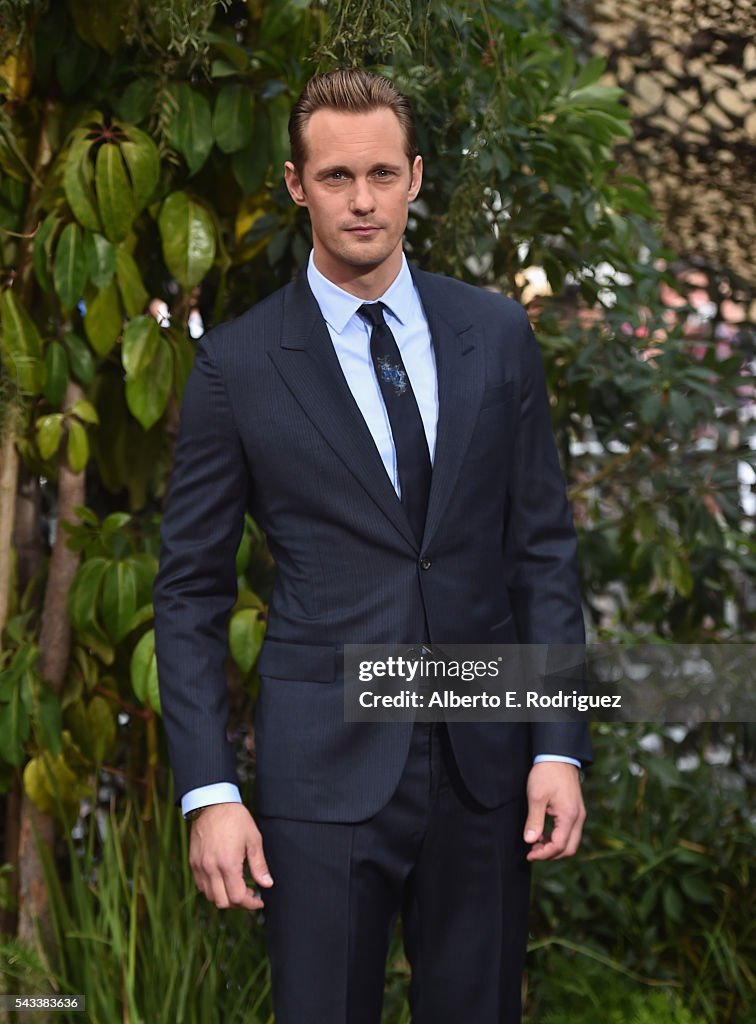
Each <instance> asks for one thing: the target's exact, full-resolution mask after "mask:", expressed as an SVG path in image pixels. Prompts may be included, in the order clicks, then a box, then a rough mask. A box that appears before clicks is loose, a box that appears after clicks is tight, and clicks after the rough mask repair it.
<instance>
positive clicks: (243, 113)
mask: <svg viewBox="0 0 756 1024" xmlns="http://www.w3.org/2000/svg"><path fill="white" fill-rule="evenodd" d="M254 127H255V120H254V98H253V95H252V90H251V89H250V88H249V87H248V86H246V85H242V84H241V83H238V82H236V83H234V84H230V85H224V86H223V88H222V89H221V91H220V92H219V93H218V99H217V100H216V101H215V110H214V111H213V136H214V137H215V141H216V142H217V143H218V146H219V148H220V149H222V150H223V152H224V153H235V152H236V151H237V150H239V149H242V148H243V147H244V146H246V145H247V143H248V142H249V141H250V140H251V138H252V133H253V131H254Z"/></svg>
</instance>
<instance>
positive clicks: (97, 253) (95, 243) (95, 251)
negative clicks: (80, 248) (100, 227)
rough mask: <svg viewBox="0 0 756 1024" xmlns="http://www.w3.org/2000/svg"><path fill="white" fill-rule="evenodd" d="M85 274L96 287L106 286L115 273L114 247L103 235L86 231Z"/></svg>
mask: <svg viewBox="0 0 756 1024" xmlns="http://www.w3.org/2000/svg"><path fill="white" fill-rule="evenodd" d="M84 250H85V252H86V254H87V276H88V277H89V280H90V281H91V282H92V284H93V285H95V287H97V288H100V289H102V288H107V287H108V285H109V284H110V282H111V281H112V279H113V274H114V273H115V267H116V262H115V248H114V246H113V243H112V242H109V241H108V239H107V238H106V237H105V235H100V234H98V233H96V232H90V231H87V232H86V233H85V235H84Z"/></svg>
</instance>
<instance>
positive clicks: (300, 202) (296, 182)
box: [284, 160, 307, 206]
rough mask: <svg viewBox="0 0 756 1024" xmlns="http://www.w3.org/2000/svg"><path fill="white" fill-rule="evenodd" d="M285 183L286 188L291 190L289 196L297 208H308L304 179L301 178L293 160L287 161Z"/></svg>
mask: <svg viewBox="0 0 756 1024" xmlns="http://www.w3.org/2000/svg"><path fill="white" fill-rule="evenodd" d="M284 181H285V182H286V187H287V189H288V190H289V195H290V196H291V198H292V199H293V200H294V202H295V203H296V204H297V206H307V198H306V196H305V190H304V186H303V185H302V179H301V178H300V177H299V172H298V171H297V169H296V167H295V166H294V164H293V163H292V162H291V160H287V161H286V163H285V164H284Z"/></svg>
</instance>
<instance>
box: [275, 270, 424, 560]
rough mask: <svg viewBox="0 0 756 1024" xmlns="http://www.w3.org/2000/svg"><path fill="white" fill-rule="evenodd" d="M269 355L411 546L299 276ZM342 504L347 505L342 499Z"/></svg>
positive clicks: (373, 448)
mask: <svg viewBox="0 0 756 1024" xmlns="http://www.w3.org/2000/svg"><path fill="white" fill-rule="evenodd" d="M268 354H269V355H270V358H271V359H272V360H273V362H274V363H275V365H276V368H277V370H278V372H279V373H280V374H281V377H282V378H283V380H284V382H285V383H286V385H287V387H288V388H289V389H290V390H291V392H292V394H293V395H294V397H295V398H296V399H297V401H298V402H299V404H300V405H301V406H302V409H303V410H304V412H305V413H306V415H307V416H308V417H309V418H310V420H311V421H312V423H313V424H314V426H315V427H316V428H317V430H318V431H319V432H320V433H321V435H322V436H323V437H324V438H325V440H326V441H327V442H328V444H329V445H330V446H331V448H332V449H333V451H334V452H335V453H336V455H338V456H339V458H340V459H341V460H342V461H343V462H344V464H345V465H346V467H347V468H348V469H349V471H350V472H351V473H352V475H353V476H354V477H355V478H356V479H357V480H358V482H359V483H360V485H361V486H362V487H363V488H364V489H365V491H367V493H368V494H369V495H370V497H371V498H372V499H373V501H374V502H375V503H376V504H377V505H378V506H379V508H380V509H381V510H382V511H383V512H384V514H385V515H386V516H387V518H388V519H389V520H390V521H391V523H392V524H393V525H394V526H395V527H396V529H397V530H398V531H399V533H401V535H402V536H403V537H404V538H405V539H406V540H407V541H408V542H409V543H410V544H412V546H413V547H417V542H416V540H415V539H414V537H413V534H412V530H411V528H410V525H409V522H408V520H407V516H406V514H405V512H404V509H403V508H402V505H401V502H400V501H399V498H398V497H397V494H396V491H395V490H394V487H393V485H392V483H391V481H390V480H389V477H388V474H387V473H386V470H385V467H384V465H383V462H382V461H381V457H380V455H379V454H378V449H377V448H376V446H375V442H374V441H373V438H372V436H371V434H370V431H369V430H368V427H367V424H366V423H365V420H364V419H363V416H362V413H361V412H360V410H359V407H358V405H357V403H356V402H355V400H354V397H353V396H352V393H351V391H350V390H349V385H348V384H347V382H346V380H345V378H344V374H343V373H342V370H341V366H340V364H339V360H338V357H337V355H336V352H335V351H334V348H333V343H332V342H331V338H330V335H329V334H328V328H327V326H326V323H325V321H324V319H323V317H322V315H321V313H320V309H319V308H318V305H317V303H316V301H315V299H314V297H313V295H312V292H311V291H310V288H309V286H308V284H307V280H306V277H305V275H304V274H300V276H299V277H298V278H297V279H296V280H295V281H294V282H292V284H291V285H290V286H289V288H288V289H287V290H286V292H285V293H284V309H283V320H282V328H281V336H280V340H279V339H277V340H276V342H275V343H274V344H272V345H271V346H270V348H269V352H268ZM344 500H348V497H347V496H346V495H345V498H344Z"/></svg>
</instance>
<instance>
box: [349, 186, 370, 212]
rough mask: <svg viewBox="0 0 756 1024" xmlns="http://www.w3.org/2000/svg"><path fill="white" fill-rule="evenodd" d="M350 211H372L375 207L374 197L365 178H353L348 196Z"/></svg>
mask: <svg viewBox="0 0 756 1024" xmlns="http://www.w3.org/2000/svg"><path fill="white" fill-rule="evenodd" d="M350 206H351V210H352V213H356V214H360V213H361V214H365V213H372V211H373V210H374V209H375V198H374V196H373V190H372V188H371V187H370V182H369V181H368V180H367V178H355V180H354V185H353V187H352V194H351V196H350Z"/></svg>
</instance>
